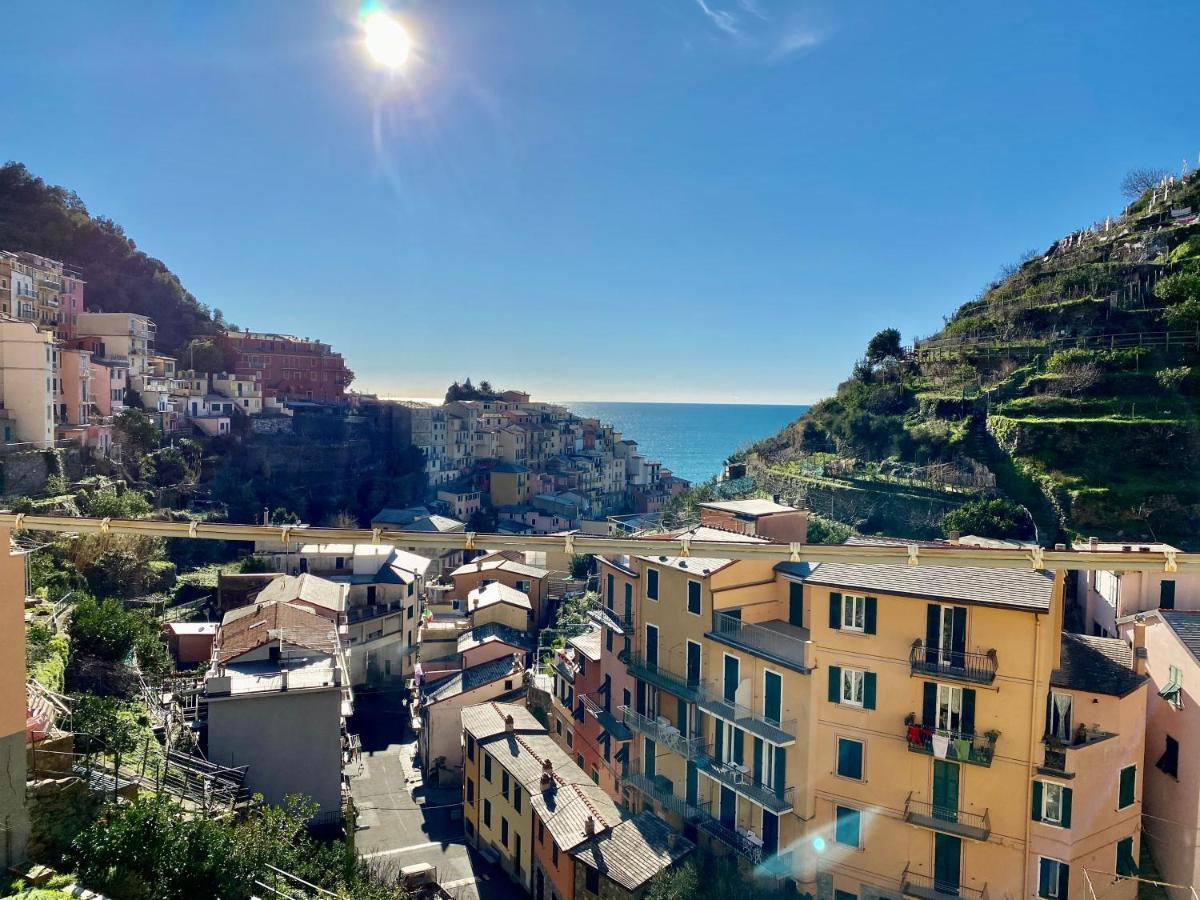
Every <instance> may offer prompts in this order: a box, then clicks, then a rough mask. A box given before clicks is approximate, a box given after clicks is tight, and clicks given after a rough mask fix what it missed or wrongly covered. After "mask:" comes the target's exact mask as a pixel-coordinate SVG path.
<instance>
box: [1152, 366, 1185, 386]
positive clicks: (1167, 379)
mask: <svg viewBox="0 0 1200 900" xmlns="http://www.w3.org/2000/svg"><path fill="white" fill-rule="evenodd" d="M1191 374H1192V367H1191V366H1176V367H1174V368H1170V369H1159V370H1158V371H1157V372H1155V373H1154V380H1155V381H1157V382H1158V383H1159V385H1160V386H1161V387H1162V388H1163V390H1166V391H1178V390H1180V389H1182V387H1183V385H1184V383H1185V382H1186V381H1187V380H1188V377H1189V376H1190V375H1191Z"/></svg>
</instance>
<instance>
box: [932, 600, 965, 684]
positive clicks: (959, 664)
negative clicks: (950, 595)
mask: <svg viewBox="0 0 1200 900" xmlns="http://www.w3.org/2000/svg"><path fill="white" fill-rule="evenodd" d="M938 646H939V649H940V653H939V654H938V655H939V657H940V658H941V660H942V665H943V666H948V667H949V668H952V669H961V668H963V667H964V665H965V664H966V656H965V655H964V651H965V650H966V649H967V611H966V610H965V609H964V608H963V607H961V606H943V607H942V621H941V634H940V643H939V645H938Z"/></svg>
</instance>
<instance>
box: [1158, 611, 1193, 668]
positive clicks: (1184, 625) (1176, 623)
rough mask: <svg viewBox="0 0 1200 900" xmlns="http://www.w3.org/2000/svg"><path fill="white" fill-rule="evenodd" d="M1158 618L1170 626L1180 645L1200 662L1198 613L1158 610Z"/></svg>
mask: <svg viewBox="0 0 1200 900" xmlns="http://www.w3.org/2000/svg"><path fill="white" fill-rule="evenodd" d="M1158 615H1159V617H1160V618H1161V619H1162V620H1163V621H1164V622H1166V623H1167V624H1168V625H1170V626H1171V630H1172V631H1174V632H1175V636H1176V637H1177V638H1179V641H1180V643H1182V644H1183V646H1185V647H1187V649H1188V652H1189V653H1191V654H1192V656H1193V657H1194V658H1195V659H1196V661H1197V662H1200V612H1182V611H1180V610H1177V609H1160V610H1159V611H1158Z"/></svg>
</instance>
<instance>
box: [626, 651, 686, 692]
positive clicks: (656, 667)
mask: <svg viewBox="0 0 1200 900" xmlns="http://www.w3.org/2000/svg"><path fill="white" fill-rule="evenodd" d="M627 665H628V667H629V671H630V674H632V675H633V676H634V677H635V678H640V679H641V680H642V681H648V682H650V683H651V684H653V685H656V686H658V687H660V688H662V689H663V690H666V691H670V692H671V693H672V694H674V695H675V696H676V697H679V698H680V699H681V700H687V701H690V702H692V703H695V702H696V701H697V700H699V699H700V696H701V694H702V693H703V688H702V686H701V684H700V681H699V679H697V680H696V681H691V680H689V679H688V678H686V677H684V676H680V675H676V674H675V673H674V672H672V671H671V670H670V669H667V668H664V667H663V665H662V663H652V662H648V661H647V660H646V657H645V656H644V655H643V654H642V653H631V654H630V655H629V662H628V663H627Z"/></svg>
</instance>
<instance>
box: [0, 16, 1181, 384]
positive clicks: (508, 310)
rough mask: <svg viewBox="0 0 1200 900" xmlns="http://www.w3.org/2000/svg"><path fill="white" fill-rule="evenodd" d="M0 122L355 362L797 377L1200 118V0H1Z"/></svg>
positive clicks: (98, 202)
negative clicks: (395, 40)
mask: <svg viewBox="0 0 1200 900" xmlns="http://www.w3.org/2000/svg"><path fill="white" fill-rule="evenodd" d="M6 9H7V15H6V19H7V20H8V21H9V22H10V23H14V24H15V25H16V26H18V27H17V32H15V33H14V35H15V34H16V33H19V34H20V35H23V36H24V37H22V38H20V39H16V38H15V36H14V35H10V37H13V39H10V40H8V41H6V47H5V52H4V53H3V54H2V55H0V83H2V84H4V85H5V86H6V88H7V89H6V91H5V114H4V118H5V124H4V126H3V129H2V131H0V134H2V140H0V155H3V156H5V157H8V158H12V159H17V160H20V161H22V162H24V163H26V164H27V165H28V166H29V167H30V169H31V170H32V171H34V172H35V173H37V174H39V175H41V176H42V177H44V178H46V179H47V180H49V181H51V182H54V183H59V184H63V185H66V186H69V187H71V188H74V189H75V190H76V191H78V193H79V194H80V195H81V196H82V197H83V199H84V200H85V201H86V202H87V204H88V206H89V208H90V209H91V210H92V212H93V213H99V214H103V215H107V216H111V217H112V218H113V219H115V220H116V221H118V222H120V223H121V224H122V225H123V226H124V227H125V229H126V231H127V232H128V233H129V235H130V236H132V237H133V238H134V239H135V240H136V241H137V242H138V244H139V245H140V246H141V247H142V248H143V249H145V250H146V251H147V252H149V253H151V254H152V255H154V256H157V257H159V258H161V259H163V260H164V261H165V262H166V263H167V265H169V266H170V267H171V268H172V269H173V270H174V271H175V272H177V273H178V274H179V275H180V277H181V278H182V279H183V281H184V284H185V285H187V287H188V288H189V289H190V290H191V291H192V292H193V293H195V294H196V295H197V296H198V297H199V298H200V299H201V300H202V301H204V302H205V303H208V304H209V305H211V306H214V307H219V308H220V309H222V310H223V311H224V312H225V314H226V316H227V317H228V318H229V319H230V320H231V321H234V322H236V323H238V324H239V325H241V326H243V327H247V328H254V329H260V330H274V331H284V332H291V333H295V334H300V335H308V336H320V337H322V338H324V339H327V340H329V341H331V342H332V343H333V344H334V345H336V346H337V347H338V348H339V349H341V350H342V351H343V352H344V353H345V354H346V356H347V358H348V360H349V362H350V365H351V367H352V368H353V369H354V370H355V371H356V372H357V373H358V381H357V384H356V386H357V387H358V389H360V390H369V391H377V392H380V393H384V394H388V395H394V396H431V395H436V394H440V393H441V391H442V390H443V389H444V387H445V385H446V384H447V383H448V382H449V381H450V380H452V379H454V378H462V377H465V376H468V375H470V376H472V377H474V378H475V379H476V380H479V379H481V378H487V379H490V380H491V381H493V382H494V383H497V384H502V385H509V386H523V387H525V388H527V389H529V390H531V391H532V392H534V393H535V394H536V395H540V396H543V397H556V398H578V399H602V400H626V399H628V400H675V401H689V400H694V401H721V402H783V403H788V402H795V403H804V402H810V401H813V400H816V399H818V398H819V397H821V396H822V395H824V394H826V393H828V392H829V391H831V390H832V389H833V387H834V386H835V385H836V384H837V382H838V381H840V380H841V379H842V378H843V377H844V376H845V374H846V373H847V372H848V371H849V368H850V366H851V364H852V363H853V360H854V358H855V357H856V355H858V354H860V353H861V349H862V347H863V346H864V345H865V343H866V340H867V339H868V338H869V337H870V335H871V334H872V333H873V332H874V331H876V330H878V329H879V328H882V327H886V326H895V327H898V328H900V329H901V331H902V332H903V334H904V336H905V339H906V340H908V339H911V338H912V337H913V336H915V335H925V334H929V333H931V332H933V331H935V330H936V329H937V328H938V327H939V326H940V325H941V322H942V317H943V316H944V315H946V314H948V313H950V312H951V311H952V310H953V309H954V308H955V307H956V306H957V305H958V304H959V303H960V302H962V301H964V300H966V299H969V298H970V297H971V296H973V295H974V294H975V293H976V292H977V291H978V289H979V287H980V286H981V285H982V284H984V283H985V282H986V281H988V280H989V279H990V278H992V277H993V276H994V274H995V273H996V271H997V269H998V268H999V267H1000V265H1001V264H1003V263H1005V262H1007V261H1009V260H1012V259H1013V258H1015V257H1017V256H1018V255H1019V254H1020V253H1022V252H1023V251H1025V250H1027V249H1030V248H1034V247H1038V248H1041V247H1044V246H1046V245H1048V244H1049V243H1050V242H1051V241H1052V240H1054V239H1055V238H1056V237H1058V236H1060V235H1061V234H1064V233H1066V232H1068V231H1071V230H1073V229H1074V228H1077V227H1080V226H1083V225H1086V224H1088V223H1090V222H1092V221H1094V220H1096V219H1098V218H1101V219H1102V218H1103V217H1104V216H1105V215H1106V214H1108V213H1111V212H1116V211H1117V210H1118V209H1119V207H1120V206H1121V203H1122V201H1121V198H1120V195H1119V192H1118V184H1119V182H1120V179H1121V176H1122V175H1123V174H1124V173H1125V171H1126V170H1127V169H1129V168H1131V167H1133V166H1136V165H1157V166H1164V167H1172V168H1174V169H1176V170H1177V169H1178V167H1179V166H1180V164H1181V160H1182V158H1183V157H1184V156H1187V157H1189V158H1190V160H1191V162H1192V163H1193V164H1194V163H1195V162H1196V158H1197V154H1198V153H1200V94H1198V92H1197V91H1196V90H1195V89H1194V85H1195V73H1196V65H1195V58H1196V57H1195V49H1196V47H1197V46H1200V4H1196V3H1192V2H1178V3H1174V4H1168V3H1154V2H1151V3H1143V4H1099V3H1076V2H1059V0H1056V2H1054V3H1022V2H1006V3H991V4H972V3H960V2H945V3H921V4H912V3H896V2H879V3H870V2H861V3H857V2H856V3H837V2H824V3H822V2H814V3H809V2H789V0H776V2H772V0H610V2H606V3H585V2H583V0H439V2H408V3H399V2H397V3H395V4H393V9H394V10H395V11H396V12H397V13H398V14H399V15H400V16H401V17H402V18H403V20H404V22H405V25H406V27H407V29H408V31H409V32H410V34H411V35H412V38H413V41H414V44H415V47H416V50H415V53H414V56H413V58H412V59H410V63H409V65H407V66H406V67H405V69H404V70H403V71H402V72H401V73H400V74H399V75H392V74H388V73H384V72H381V71H380V70H379V69H377V68H375V67H373V66H372V65H371V64H370V63H369V62H368V61H367V60H366V58H365V55H364V52H363V49H362V46H361V41H360V34H359V31H358V24H357V21H358V20H357V15H356V13H357V6H356V5H355V4H354V3H344V2H340V0H255V2H253V3H235V2H230V0H225V2H222V0H214V2H204V3H197V2H151V0H144V2H124V0H122V2H111V3H104V2H97V0H86V2H55V0H16V2H13V3H9V4H8V5H7V7H6Z"/></svg>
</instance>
